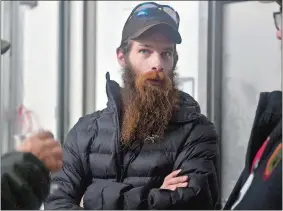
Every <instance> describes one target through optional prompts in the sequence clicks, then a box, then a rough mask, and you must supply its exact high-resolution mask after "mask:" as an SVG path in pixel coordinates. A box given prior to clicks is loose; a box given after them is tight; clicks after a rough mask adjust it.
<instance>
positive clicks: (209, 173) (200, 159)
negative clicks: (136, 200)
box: [149, 122, 219, 209]
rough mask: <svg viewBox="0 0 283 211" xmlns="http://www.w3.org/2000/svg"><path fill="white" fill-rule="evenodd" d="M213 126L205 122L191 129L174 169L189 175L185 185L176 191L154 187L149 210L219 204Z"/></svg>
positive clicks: (215, 138) (204, 206) (217, 150)
mask: <svg viewBox="0 0 283 211" xmlns="http://www.w3.org/2000/svg"><path fill="white" fill-rule="evenodd" d="M217 140H218V137H217V135H216V131H215V128H214V125H213V124H211V123H209V122H206V123H204V124H198V125H196V126H195V128H194V129H193V130H192V132H191V134H190V135H189V137H188V140H187V142H186V143H185V145H184V146H183V149H182V150H181V152H180V154H179V155H178V157H177V160H176V161H175V165H174V170H177V169H182V171H181V173H180V175H187V176H188V177H189V185H188V187H186V188H177V190H176V191H167V190H161V189H154V190H152V191H151V192H150V195H149V204H150V208H151V209H214V208H215V206H216V205H217V203H219V187H218V178H217V172H216V167H215V165H216V164H215V163H216V159H217V156H218V154H219V149H218V144H217Z"/></svg>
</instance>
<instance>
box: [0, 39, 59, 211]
mask: <svg viewBox="0 0 283 211" xmlns="http://www.w3.org/2000/svg"><path fill="white" fill-rule="evenodd" d="M9 47H10V44H9V43H8V42H6V41H3V40H1V54H3V53H5V52H7V51H8V49H9ZM61 167H62V149H61V147H60V144H59V143H58V142H56V141H55V140H54V139H53V135H52V134H51V133H50V132H47V131H42V132H39V133H37V134H35V135H32V136H30V137H29V138H27V139H25V140H24V141H23V143H22V144H21V145H20V146H19V147H18V148H17V149H16V150H15V151H14V152H10V153H6V154H4V155H2V156H1V210H15V209H17V210H18V209H25V210H35V209H39V208H40V206H41V205H42V203H43V201H44V199H45V198H46V196H47V195H48V193H49V187H50V178H49V172H54V171H58V170H59V169H60V168H61Z"/></svg>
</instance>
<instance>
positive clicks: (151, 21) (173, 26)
mask: <svg viewBox="0 0 283 211" xmlns="http://www.w3.org/2000/svg"><path fill="white" fill-rule="evenodd" d="M146 4H149V5H150V6H149V7H147V6H146ZM140 5H142V6H143V8H144V9H141V10H137V8H139V5H138V6H137V7H136V8H135V9H133V11H132V12H131V14H130V16H129V17H128V19H127V21H126V23H125V25H124V28H123V32H122V41H121V45H123V43H125V42H127V41H129V40H135V39H137V38H139V37H140V36H141V35H142V34H143V33H145V32H146V31H148V30H149V29H151V28H153V27H155V26H159V27H160V26H164V28H166V29H168V30H166V32H168V33H170V35H171V36H172V38H173V39H174V40H175V42H176V44H180V43H181V42H182V38H181V35H180V33H179V15H178V13H177V12H176V11H175V10H174V9H173V8H171V7H169V6H167V5H159V4H157V3H154V2H148V3H143V4H140ZM152 5H154V6H152ZM164 7H165V8H166V9H167V10H169V9H171V10H172V11H170V12H171V13H174V12H175V13H176V14H171V15H170V13H168V12H166V11H167V10H163V8H164ZM168 8H169V9H168ZM173 15H175V16H176V17H178V19H176V18H175V19H174V18H172V16H173ZM175 16H173V17H175Z"/></svg>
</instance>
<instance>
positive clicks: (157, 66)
mask: <svg viewBox="0 0 283 211" xmlns="http://www.w3.org/2000/svg"><path fill="white" fill-rule="evenodd" d="M152 62H153V65H152V68H151V70H152V71H157V72H163V62H162V58H161V57H160V56H159V55H155V56H154V58H153V60H152Z"/></svg>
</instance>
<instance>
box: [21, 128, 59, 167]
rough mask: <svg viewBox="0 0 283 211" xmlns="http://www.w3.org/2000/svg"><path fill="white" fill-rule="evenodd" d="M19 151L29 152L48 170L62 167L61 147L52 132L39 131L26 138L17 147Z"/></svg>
mask: <svg viewBox="0 0 283 211" xmlns="http://www.w3.org/2000/svg"><path fill="white" fill-rule="evenodd" d="M17 150H18V151H20V152H29V153H32V154H33V155H34V156H36V157H37V158H38V159H39V160H41V161H42V162H43V163H44V165H45V167H46V168H47V169H49V171H50V172H55V171H58V170H60V169H61V168H62V149H61V146H60V144H59V142H57V141H56V140H54V137H53V134H52V133H50V132H47V131H43V132H39V133H37V134H35V135H33V136H30V137H29V138H27V139H26V140H25V141H24V142H23V143H22V144H21V145H20V146H19V147H18V148H17Z"/></svg>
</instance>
